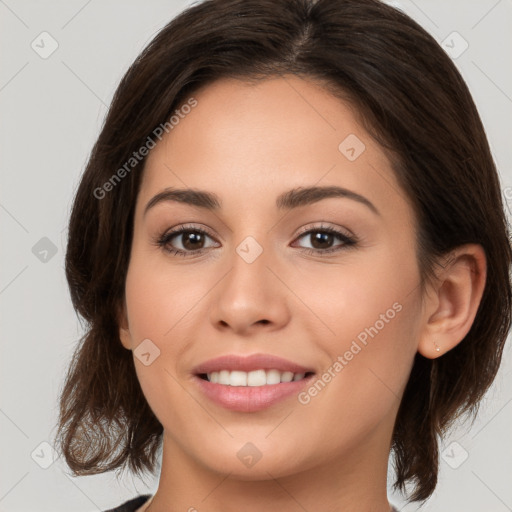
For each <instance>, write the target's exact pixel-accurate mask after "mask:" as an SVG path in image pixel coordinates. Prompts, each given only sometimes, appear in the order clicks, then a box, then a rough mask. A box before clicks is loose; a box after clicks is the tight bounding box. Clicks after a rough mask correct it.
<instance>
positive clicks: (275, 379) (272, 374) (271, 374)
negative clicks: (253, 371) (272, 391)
mask: <svg viewBox="0 0 512 512" xmlns="http://www.w3.org/2000/svg"><path fill="white" fill-rule="evenodd" d="M266 373H267V384H279V383H280V382H281V372H280V371H279V370H267V372H266Z"/></svg>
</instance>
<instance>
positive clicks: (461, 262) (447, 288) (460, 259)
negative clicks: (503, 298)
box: [418, 244, 487, 359]
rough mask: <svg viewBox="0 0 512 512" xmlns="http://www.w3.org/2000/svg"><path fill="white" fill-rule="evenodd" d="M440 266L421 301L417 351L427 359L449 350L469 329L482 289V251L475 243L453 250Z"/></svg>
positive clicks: (484, 276) (483, 252)
mask: <svg viewBox="0 0 512 512" xmlns="http://www.w3.org/2000/svg"><path fill="white" fill-rule="evenodd" d="M441 267H442V269H441V271H440V272H439V273H438V274H437V279H436V283H435V284H434V285H429V286H428V288H429V290H428V291H427V292H426V294H425V298H424V308H423V318H422V327H421V335H420V340H419V345H418V352H419V353H420V354H421V355H423V356H424V357H427V358H429V359H435V358H436V357H439V356H441V355H443V354H445V353H446V352H448V351H449V350H451V349H452V348H453V347H455V346H456V345H458V344H459V343H460V342H461V341H462V340H463V339H464V337H465V336H466V334H467V333H468V332H469V330H470V329H471V326H472V325H473V321H474V319H475V316H476V312H477V310H478V306H479V305H480V301H481V299H482V295H483V291H484V288H485V280H486V275H487V263H486V258H485V251H484V250H483V248H482V246H480V245H477V244H467V245H463V246H460V247H457V248H456V249H455V250H453V251H452V252H450V253H449V254H448V255H447V256H446V257H445V259H444V263H443V264H442V265H441ZM437 347H438V348H439V350H436V348H437Z"/></svg>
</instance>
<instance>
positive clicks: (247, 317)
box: [119, 76, 485, 512]
mask: <svg viewBox="0 0 512 512" xmlns="http://www.w3.org/2000/svg"><path fill="white" fill-rule="evenodd" d="M194 97H195V98H196V99H197V102H198V104H197V106H196V107H195V108H193V109H192V111H191V112H190V113H189V114H188V115H187V116H186V117H185V118H184V119H182V120H181V121H180V122H179V124H178V125H176V126H175V127H174V129H173V130H172V131H170V132H169V134H167V135H166V136H165V137H164V138H163V139H162V141H161V142H159V143H158V144H157V145H156V147H155V148H154V149H153V150H151V152H150V154H149V156H148V159H147V162H146V167H145V170H144V177H143V182H142V186H141V189H140V192H139V195H138V199H137V204H136V211H135V219H134V236H133V244H132V248H131V256H130V263H129V269H128V274H127V279H126V294H125V304H124V310H123V311H122V312H121V313H120V319H119V323H120V331H119V332H120V340H121V342H122V344H123V346H124V347H125V348H126V349H128V350H135V349H136V348H137V346H138V345H139V344H140V343H141V342H142V340H144V339H150V340H151V341H152V343H153V344H154V345H155V346H157V347H158V349H159V350H160V356H159V357H157V358H156V359H154V361H153V362H152V363H151V364H150V365H148V366H146V365H144V364H143V363H142V362H141V361H140V360H139V358H138V357H135V354H134V362H135V369H136V372H137V376H138V379H139V381H140V384H141V387H142V390H143V392H144V395H145V397H146V398H147V400H148V403H149V404H150V406H151V408H152V410H153V411H154V413H155V414H156V416H157V417H158V419H159V421H160V422H161V423H162V425H163V427H164V443H163V458H162V472H161V476H160V481H159V487H158V490H157V492H156V494H155V496H154V499H153V500H152V502H151V503H150V507H149V509H150V512H164V511H165V512H170V511H178V510H183V511H185V510H189V511H191V512H192V511H194V510H197V511H199V512H220V511H222V512H231V511H239V510H244V511H247V512H256V511H258V512H259V511H261V510H265V511H268V512H273V511H280V512H282V511H289V512H294V511H303V510H310V511H312V510H315V511H318V512H323V511H325V512H327V511H333V510H358V511H361V512H363V511H364V512H387V511H388V510H389V509H390V505H389V503H388V500H387V493H386V483H387V482H386V474H387V468H388V457H389V450H390V444H391V435H392V430H393V425H394V422H395V418H396V414H397V411H398V407H399V405H400V400H401V397H402V394H403V391H404V388H405V386H406V383H407V381H408V377H409V373H410V370H411V368H412V364H413V359H414V356H415V354H416V353H417V352H420V353H421V354H422V355H423V356H425V357H428V358H434V357H439V356H442V355H443V354H444V353H446V352H447V351H449V350H450V349H451V348H453V347H454V346H456V345H457V344H458V343H459V342H460V341H461V340H462V339H463V338H464V336H465V335H466V333H467V332H468V331H469V329H470V327H471V324H472V322H473V319H474V317H475V314H476V310H477V307H478V304H479V301H480V299H481V296H482V291H483V287H484V284H485V256H484V253H483V250H482V248H481V247H480V246H477V245H467V246H463V247H460V248H458V249H457V250H456V251H454V252H453V253H452V254H451V255H449V259H448V260H447V261H448V264H446V265H445V266H444V268H442V267H440V270H439V272H438V278H437V280H436V281H435V282H434V283H432V284H431V285H429V287H428V289H427V290H426V291H425V292H424V293H422V291H421V288H420V287H419V278H420V274H419V269H418V264H417V260H416V256H415V250H416V249H415V233H416V220H415V216H414V212H413V210H412V207H411V205H410V203H409V201H408V200H407V197H406V194H405V192H404V191H403V190H402V189H401V188H400V186H399V185H398V183H397V180H396V178H395V176H394V173H393V170H392V168H391V164H390V162H389V160H388V158H387V157H386V155H385V153H384V151H383V150H382V149H381V148H380V146H379V145H378V144H377V143H376V142H374V141H373V140H372V139H371V138H370V136H369V135H368V134H367V133H366V131H365V130H364V129H363V128H362V126H361V125H360V124H359V122H358V120H357V116H356V115H355V113H354V112H353V111H352V110H351V109H350V108H349V106H348V105H347V104H344V103H343V102H341V101H340V100H339V99H337V98H335V97H333V96H331V95H330V94H329V93H328V92H326V90H325V89H323V88H322V87H321V86H320V85H319V84H316V83H313V82H312V81H309V80H308V81H306V80H303V79H301V78H299V77H296V76H289V77H281V78H276V79H267V80H265V81H263V82H260V83H258V84H257V85H254V84H248V83H246V82H243V81H239V80H233V79H229V80H220V81H217V82H215V83H214V84H212V85H209V86H207V87H206V88H203V89H201V90H199V92H197V93H196V94H194ZM349 134H355V135H356V136H357V137H358V138H359V139H360V140H361V141H362V142H363V143H364V144H365V150H364V151H363V152H362V153H361V154H360V156H359V157H358V158H357V159H355V160H354V161H350V160H349V159H347V158H346V156H345V155H344V154H342V152H340V150H339V149H338V146H339V144H340V142H342V141H343V140H344V139H345V138H346V137H347V136H348V135H349ZM312 185H317V186H327V185H336V186H340V187H344V188H347V189H350V190H351V191H354V192H356V193H358V194H360V195H362V196H364V197H365V198H366V199H367V200H368V201H371V203H372V204H373V205H374V206H375V208H376V209H377V210H378V212H379V213H378V214H376V213H374V212H373V211H372V210H371V209H370V208H369V207H368V206H366V205H364V204H362V203H360V202H357V201H355V200H352V199H350V198H347V197H345V198H339V197H338V198H328V199H323V200H321V201H318V202H316V203H312V204H309V205H306V206H302V207H299V208H297V209H293V210H290V211H288V212H287V211H280V210H278V209H277V208H276V205H275V200H276V197H277V196H278V195H279V194H281V193H282V192H284V191H287V190H289V189H291V188H295V187H307V186H312ZM168 187H177V188H197V189H201V190H205V191H209V192H213V193H215V194H217V196H218V197H219V199H220V200H221V202H222V207H221V208H220V209H219V210H217V211H215V212H213V211H209V210H207V209H204V208H200V207H196V206H191V205H188V204H185V203H179V202H174V201H172V202H171V201H167V202H160V203H158V204H157V205H155V206H154V207H153V208H151V209H150V210H149V211H148V212H147V213H146V215H144V208H145V207H146V204H147V203H148V202H149V201H150V200H151V198H153V197H154V196H155V195H156V194H158V193H159V192H161V191H162V190H164V189H166V188H168ZM183 224H187V227H188V225H192V228H203V229H204V228H206V229H209V230H210V232H211V233H212V235H213V236H212V237H211V238H210V236H209V235H207V236H206V237H205V238H204V245H203V246H204V247H206V248H205V250H204V252H203V253H202V254H199V255H197V254H196V255H194V254H193V253H192V252H189V254H188V255H186V256H185V257H183V256H180V255H177V256H176V255H172V254H170V253H169V252H166V251H165V250H164V248H162V247H160V246H158V245H157V244H156V242H155V240H156V239H158V237H159V236H160V235H161V234H162V233H164V232H166V231H167V230H169V229H170V228H173V227H179V226H180V225H183ZM320 226H329V227H333V228H335V229H337V230H340V231H342V232H343V233H348V234H350V235H353V236H355V237H356V238H357V240H358V241H357V243H356V245H354V246H350V247H347V246H344V245H343V242H342V241H341V240H340V239H338V238H337V237H334V238H333V239H332V242H331V245H330V246H329V245H327V248H329V247H335V246H338V247H341V250H339V251H337V252H332V253H330V254H327V255H324V256H322V255H320V254H316V255H313V254H308V253H307V252H306V250H305V249H307V248H315V247H317V248H318V247H320V248H319V252H320V251H322V250H324V251H325V250H326V249H322V247H326V246H325V245H324V246H321V245H320V246H318V245H316V246H315V245H314V240H313V239H312V237H311V235H301V229H303V228H317V229H319V228H320ZM192 231H193V229H192ZM319 231H321V229H319ZM247 236H252V237H253V238H254V239H255V240H256V241H257V242H258V244H259V245H260V246H261V247H262V249H263V252H262V254H261V255H260V256H259V257H257V258H256V259H255V261H253V262H252V263H247V262H246V261H245V260H244V259H243V258H242V257H240V256H239V254H238V253H237V252H236V248H237V246H238V245H239V244H240V243H241V242H242V241H243V240H244V239H245V238H246V237H247ZM299 237H300V238H299ZM184 243H185V242H184V238H183V237H182V236H181V235H178V236H177V237H175V238H174V239H173V240H172V242H171V243H170V244H169V245H171V244H172V245H173V246H174V248H181V249H183V247H184V245H182V244H184ZM189 247H190V246H189ZM192 247H194V246H192ZM195 247H201V244H199V245H196V246H195ZM185 250H186V249H185ZM395 303H398V304H399V305H400V306H401V310H400V311H399V312H397V313H396V315H395V316H394V318H393V319H391V320H389V321H388V322H386V323H385V326H384V327H383V328H381V329H380V330H379V332H378V334H377V335H375V336H374V338H369V341H368V344H367V345H366V346H364V347H363V348H362V350H361V351H360V352H359V353H358V354H357V355H356V356H354V357H353V359H352V360H351V361H349V362H348V364H347V365H346V366H344V367H343V369H342V370H341V371H340V372H338V373H336V372H335V375H336V376H335V377H333V378H332V379H331V381H330V382H329V383H328V384H327V385H326V386H325V388H324V389H323V390H322V391H321V392H320V393H318V394H317V396H314V397H312V398H311V400H310V402H309V403H307V404H305V405H303V404H301V403H299V401H298V399H297V397H296V396H293V397H291V398H288V399H286V400H285V401H284V402H280V403H278V404H275V405H273V406H271V407H269V408H268V409H265V410H263V411H260V412H253V413H244V412H234V411H229V410H226V409H224V408H222V407H220V406H218V405H216V404H215V403H213V402H211V401H210V400H209V399H208V398H206V397H205V396H204V395H203V394H202V393H201V392H200V391H199V389H198V388H197V386H196V385H195V382H194V378H193V376H192V373H191V370H192V368H193V367H194V366H196V365H198V364H199V363H201V362H204V361H206V360H208V359H211V358H214V357H217V356H219V355H225V354H231V353H237V354H242V355H249V354H254V353H270V354H273V355H277V356H281V357H283V358H285V359H289V360H292V361H294V362H296V363H298V364H302V365H303V366H307V367H313V368H314V369H315V372H317V376H319V375H322V373H323V372H324V371H325V370H327V369H328V368H329V367H331V368H332V366H333V363H334V361H336V360H337V358H338V356H340V355H343V354H344V353H345V352H346V351H347V350H348V349H349V348H350V346H351V343H352V341H353V340H355V339H357V336H358V335H359V334H360V333H361V332H362V331H364V330H365V328H369V327H370V326H374V325H375V324H376V321H377V320H379V318H381V316H380V315H382V314H385V313H386V311H387V310H389V309H390V308H392V306H393V304H395ZM435 344H437V346H439V347H440V348H441V351H439V352H438V351H436V347H435ZM247 442H251V443H252V444H254V445H255V446H256V447H257V449H258V450H259V452H260V453H261V455H262V456H261V459H260V460H259V461H258V462H257V463H256V464H254V465H253V466H252V467H246V466H245V465H244V464H242V463H241V461H240V459H239V458H238V457H237V452H238V451H239V450H240V449H241V447H242V446H244V445H245V444H246V443H247ZM147 505H148V504H145V505H144V506H143V507H141V508H140V509H139V512H140V511H143V510H146V509H147ZM191 507H194V508H191Z"/></svg>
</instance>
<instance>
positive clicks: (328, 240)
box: [297, 228, 354, 252]
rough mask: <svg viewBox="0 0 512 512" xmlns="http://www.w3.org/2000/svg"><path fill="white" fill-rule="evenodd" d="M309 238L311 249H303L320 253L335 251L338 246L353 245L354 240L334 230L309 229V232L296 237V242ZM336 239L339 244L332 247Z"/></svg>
mask: <svg viewBox="0 0 512 512" xmlns="http://www.w3.org/2000/svg"><path fill="white" fill-rule="evenodd" d="M307 237H309V240H310V243H311V245H312V247H304V246H301V247H304V248H305V249H313V250H315V251H321V252H326V249H327V250H335V249H337V248H339V247H340V246H344V245H351V244H353V243H354V240H353V239H352V238H350V237H349V236H347V235H345V234H344V233H341V232H339V231H337V230H335V229H330V228H329V229H326V228H322V229H319V228H317V229H311V230H309V231H306V232H305V233H303V234H302V235H301V236H300V237H298V239H297V240H300V239H301V238H306V239H307ZM336 239H338V240H340V241H341V242H340V243H339V244H338V245H335V246H334V247H333V245H332V244H333V243H334V241H335V240H336Z"/></svg>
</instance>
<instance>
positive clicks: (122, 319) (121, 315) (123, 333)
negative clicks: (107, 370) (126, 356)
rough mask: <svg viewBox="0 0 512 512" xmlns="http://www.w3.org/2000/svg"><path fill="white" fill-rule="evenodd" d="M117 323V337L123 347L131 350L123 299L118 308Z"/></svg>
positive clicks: (130, 337) (130, 338)
mask: <svg viewBox="0 0 512 512" xmlns="http://www.w3.org/2000/svg"><path fill="white" fill-rule="evenodd" d="M117 325H118V326H119V339H120V340H121V343H122V345H123V347H124V348H125V349H127V350H132V336H131V334H130V328H129V325H128V315H127V314H126V303H125V301H124V299H123V303H122V305H120V306H119V308H118V312H117Z"/></svg>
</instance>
